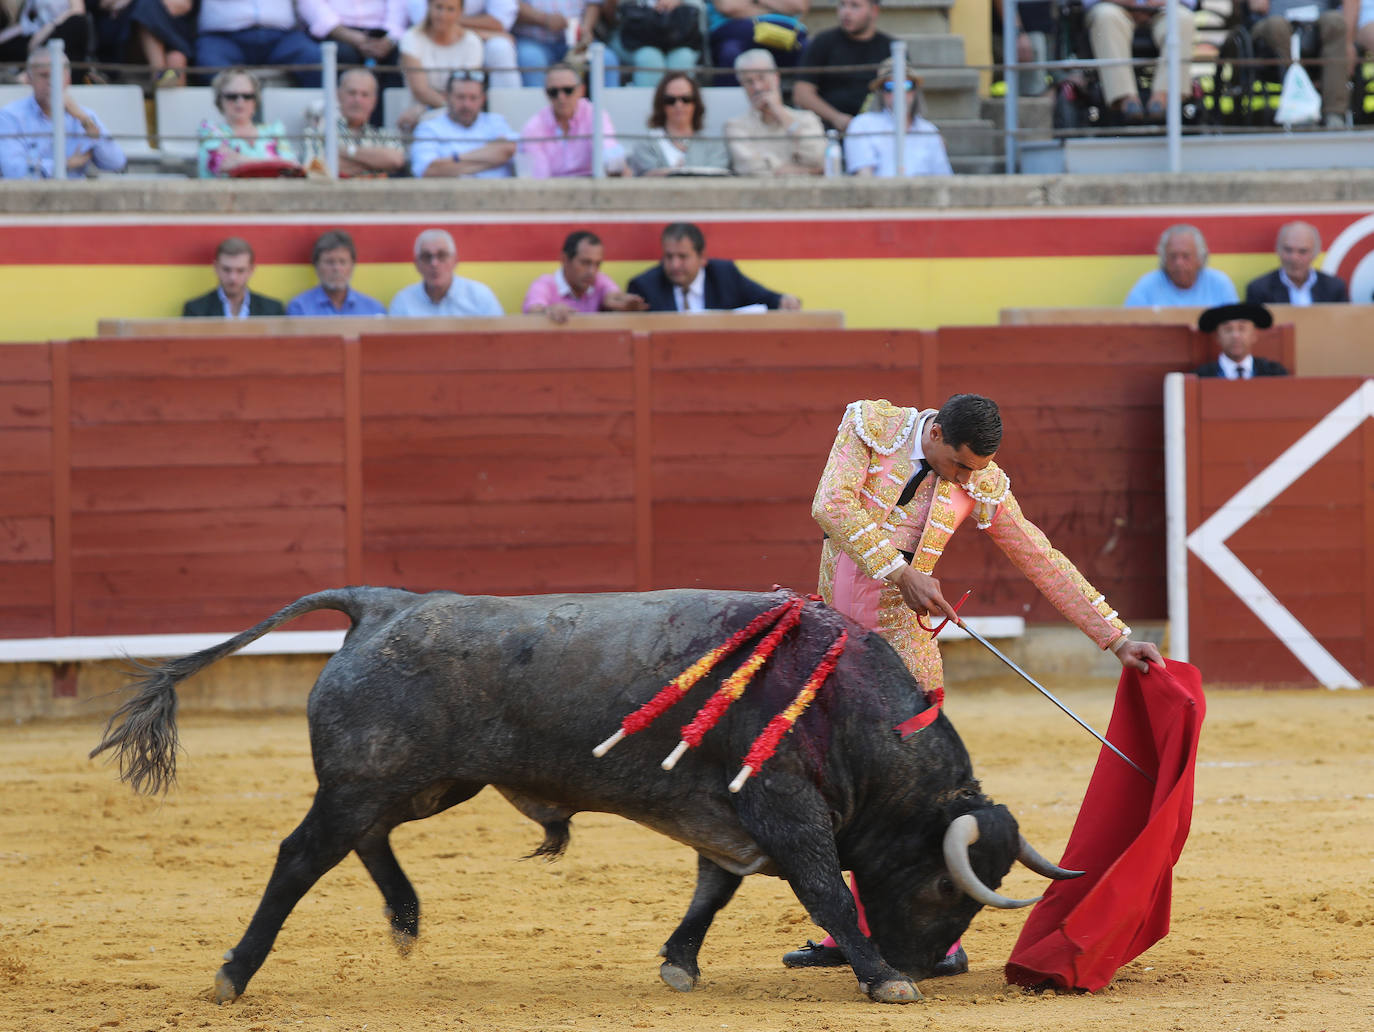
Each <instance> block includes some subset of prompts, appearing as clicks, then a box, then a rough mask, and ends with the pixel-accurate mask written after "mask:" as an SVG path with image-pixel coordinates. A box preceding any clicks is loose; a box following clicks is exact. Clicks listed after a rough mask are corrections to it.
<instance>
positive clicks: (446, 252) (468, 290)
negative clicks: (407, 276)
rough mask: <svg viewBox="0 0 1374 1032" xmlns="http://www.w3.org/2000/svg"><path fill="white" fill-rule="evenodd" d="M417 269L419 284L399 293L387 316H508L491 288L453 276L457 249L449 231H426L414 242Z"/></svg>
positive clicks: (403, 289)
mask: <svg viewBox="0 0 1374 1032" xmlns="http://www.w3.org/2000/svg"><path fill="white" fill-rule="evenodd" d="M415 268H416V269H418V270H419V272H420V282H419V283H412V284H411V285H410V286H408V287H402V288H401V289H400V290H399V291H397V293H396V296H395V297H393V298H392V299H391V308H390V309H389V310H388V314H390V315H406V316H415V317H420V318H423V317H426V316H428V317H431V318H433V317H444V316H448V317H452V316H467V317H470V316H494V315H505V314H506V313H505V311H504V310H503V309H502V308H501V302H500V301H498V300H496V295H495V294H494V293H492V290H491V288H490V287H489V286H487V285H486V284H485V283H478V282H477V281H476V280H470V279H464V278H463V277H462V276H457V275H455V274H454V271H455V270H456V269H457V268H458V245H457V244H455V243H454V242H453V237H452V236H451V235H450V234H449V233H448V231H446V230H443V229H427V230H425V231H424V232H423V233H421V234H420V235H419V236H417V237H416V238H415Z"/></svg>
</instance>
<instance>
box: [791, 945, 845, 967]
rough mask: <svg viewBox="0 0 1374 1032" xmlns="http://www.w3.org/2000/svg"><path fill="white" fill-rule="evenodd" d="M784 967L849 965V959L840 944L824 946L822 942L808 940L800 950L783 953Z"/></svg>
mask: <svg viewBox="0 0 1374 1032" xmlns="http://www.w3.org/2000/svg"><path fill="white" fill-rule="evenodd" d="M782 964H783V967H790V968H803V967H848V966H849V961H848V960H847V959H846V958H845V955H844V950H842V949H840V948H839V947H838V946H822V945H821V944H820V943H815V942H812V941H811V940H810V939H807V940H806V945H805V946H803V947H802V948H801V949H799V950H793V951H792V952H791V953H784V954H783V955H782Z"/></svg>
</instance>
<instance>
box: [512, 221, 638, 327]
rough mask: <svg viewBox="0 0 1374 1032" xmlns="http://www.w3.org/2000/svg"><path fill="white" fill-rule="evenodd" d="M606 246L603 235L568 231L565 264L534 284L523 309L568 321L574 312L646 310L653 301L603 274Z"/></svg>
mask: <svg viewBox="0 0 1374 1032" xmlns="http://www.w3.org/2000/svg"><path fill="white" fill-rule="evenodd" d="M604 254H605V249H604V248H603V247H602V246H601V238H600V237H598V236H597V235H596V234H595V233H593V232H591V231H590V230H586V229H578V230H574V231H573V232H571V233H569V234H568V238H567V239H566V240H564V241H563V264H562V265H561V266H560V267H559V269H558V270H557V271H556V272H549V273H545V274H544V275H543V276H540V277H539V278H538V279H536V280H535V281H534V282H533V283H531V284H530V289H529V292H528V293H527V294H526V295H525V304H524V306H523V307H522V308H521V311H523V312H524V313H525V314H527V315H537V314H543V315H547V316H548V317H549V318H550V319H551V320H552V321H554V322H556V323H565V322H567V321H568V317H569V316H570V315H572V314H573V312H643V311H646V310H647V309H648V307H649V303H648V302H647V301H645V300H644V299H643V298H642V297H640V296H639V295H638V294H627V293H625V291H623V290H621V289H620V288H619V287H617V286H616V285H615V280H613V279H611V277H609V276H606V275H604V274H602V272H601V260H602V258H603V257H604Z"/></svg>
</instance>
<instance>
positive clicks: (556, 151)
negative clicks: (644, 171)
mask: <svg viewBox="0 0 1374 1032" xmlns="http://www.w3.org/2000/svg"><path fill="white" fill-rule="evenodd" d="M586 92H587V91H586V87H584V86H583V85H582V77H581V76H580V75H579V74H578V72H577V69H575V68H573V66H572V65H570V64H563V63H559V64H556V65H551V66H550V67H549V71H548V74H547V75H546V76H545V77H544V93H545V94H546V95H547V96H548V98H549V106H548V107H545V108H540V109H539V110H538V111H537V112H535V114H534V117H533V118H531V119H530V120H529V121H528V122H526V123H525V128H524V129H522V130H521V132H520V151H521V153H522V154H523V155H525V157H526V159H527V161H528V172H527V173H525V174H527V175H528V176H529V177H530V178H532V179H564V178H570V177H575V176H590V175H591V174H592V102H591V101H590V100H588V99H587V97H586ZM601 131H602V136H603V139H604V141H605V142H604V144H603V150H602V154H603V155H604V159H605V166H606V174H607V175H612V176H618V175H623V174H624V173H625V150H624V148H623V147H621V146H620V144H619V143H617V142H616V139H615V127H614V126H613V125H612V124H611V118H610V116H609V115H608V114H606V112H604V111H603V112H601Z"/></svg>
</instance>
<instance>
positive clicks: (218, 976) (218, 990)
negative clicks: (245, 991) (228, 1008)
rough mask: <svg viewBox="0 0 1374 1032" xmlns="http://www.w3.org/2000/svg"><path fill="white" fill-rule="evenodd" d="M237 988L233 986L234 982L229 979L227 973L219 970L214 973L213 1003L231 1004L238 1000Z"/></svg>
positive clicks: (222, 969) (221, 969)
mask: <svg viewBox="0 0 1374 1032" xmlns="http://www.w3.org/2000/svg"><path fill="white" fill-rule="evenodd" d="M240 995H241V994H240V993H239V988H238V986H236V985H234V980H233V979H232V978H230V977H229V972H228V971H226V970H225V969H224V968H220V969H219V970H218V971H216V972H215V1002H216V1003H218V1004H221V1005H223V1004H226V1003H233V1002H234V1001H235V1000H237V999H238V998H239V996H240Z"/></svg>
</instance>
